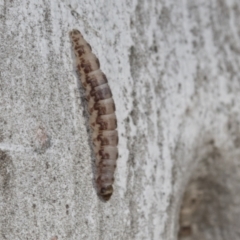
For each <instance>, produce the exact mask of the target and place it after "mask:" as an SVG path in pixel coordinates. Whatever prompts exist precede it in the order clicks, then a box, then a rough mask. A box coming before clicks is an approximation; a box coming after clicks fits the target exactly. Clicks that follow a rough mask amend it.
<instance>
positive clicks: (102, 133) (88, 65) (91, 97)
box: [70, 29, 118, 200]
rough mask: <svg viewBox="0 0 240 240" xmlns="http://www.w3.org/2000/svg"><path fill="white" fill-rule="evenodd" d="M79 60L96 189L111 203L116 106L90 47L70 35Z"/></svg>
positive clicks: (75, 34)
mask: <svg viewBox="0 0 240 240" xmlns="http://www.w3.org/2000/svg"><path fill="white" fill-rule="evenodd" d="M70 37H71V40H72V43H73V49H74V53H75V56H76V65H77V70H78V72H79V74H80V79H81V82H82V85H83V87H84V88H85V90H86V99H87V101H88V111H89V116H90V117H89V124H90V127H91V129H92V141H93V148H94V152H95V155H96V176H95V181H96V187H97V191H98V194H99V196H101V197H102V198H103V199H104V200H109V199H110V197H111V195H112V192H113V187H112V184H113V181H114V171H115V168H116V161H117V158H118V149H117V144H118V132H117V131H116V128H117V120H116V115H115V104H114V101H113V99H112V92H111V90H110V88H109V85H108V80H107V78H106V76H105V74H104V73H103V72H102V71H101V70H100V63H99V60H98V58H97V57H96V56H95V54H93V53H92V48H91V46H90V45H89V44H88V43H87V42H86V40H85V39H84V38H83V36H82V34H81V33H80V32H79V31H78V30H76V29H74V30H72V31H71V32H70Z"/></svg>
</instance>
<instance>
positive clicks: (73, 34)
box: [69, 29, 83, 41]
mask: <svg viewBox="0 0 240 240" xmlns="http://www.w3.org/2000/svg"><path fill="white" fill-rule="evenodd" d="M69 35H70V37H71V39H72V40H73V41H74V40H75V39H76V38H79V37H81V38H82V37H83V36H82V34H81V33H80V31H78V30H77V29H73V30H72V31H71V32H70V33H69Z"/></svg>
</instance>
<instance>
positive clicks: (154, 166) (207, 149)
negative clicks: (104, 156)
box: [0, 0, 240, 240]
mask: <svg viewBox="0 0 240 240" xmlns="http://www.w3.org/2000/svg"><path fill="white" fill-rule="evenodd" d="M0 19H1V21H0V40H1V41H0V42H1V44H0V59H1V64H0V239H3V240H4V239H14V240H15V239H34V240H36V239H39V240H43V239H44V240H45V239H46V240H48V239H49V240H50V239H51V238H52V239H56V238H58V240H62V239H64V240H65V239H68V240H70V239H73V240H75V239H76V240H79V239H104V240H105V239H129V240H131V239H162V240H173V239H177V228H178V218H179V211H180V206H181V202H182V196H183V194H184V192H185V188H186V186H188V180H189V179H190V178H191V177H192V176H193V180H192V185H191V184H190V186H193V189H194V188H195V189H197V190H198V189H199V188H201V189H203V192H204V193H205V195H209V198H203V199H202V200H201V202H200V203H199V206H200V208H199V209H200V210H199V209H197V210H196V211H195V212H194V214H197V216H193V217H194V227H195V229H197V230H199V229H200V230H201V232H202V231H203V235H202V236H201V237H202V238H201V240H203V239H204V240H205V239H206V240H208V239H220V240H221V239H222V240H225V239H231V240H235V239H236V240H237V239H239V232H238V231H239V227H238V224H235V225H234V224H233V223H238V222H239V218H240V213H239V204H240V189H239V187H238V186H239V180H238V179H239V176H240V165H239V161H240V160H239V159H240V151H239V146H240V126H239V121H240V110H239V109H240V80H239V79H240V73H239V69H240V66H239V65H240V24H239V23H240V4H239V2H238V1H237V0H235V1H234V0H225V1H224V0H209V1H206V0H187V1H182V2H179V1H175V0H165V1H158V0H150V1H144V0H138V1H137V0H133V1H101V2H100V1H93V0H91V1H89V0H80V1H77V0H71V1H64V0H63V1H61V0H56V1H43V0H40V1H37V0H31V1H30V0H23V1H20V0H12V1H2V2H1V3H0ZM74 28H77V29H79V30H81V32H82V33H83V34H84V37H85V38H86V40H87V41H88V42H90V43H91V46H92V47H93V51H94V53H96V55H97V56H98V58H99V61H100V63H101V69H102V70H103V72H104V73H106V75H107V76H108V80H109V85H110V87H111V90H112V92H113V99H114V101H115V103H116V115H117V119H118V130H119V159H118V163H117V169H116V174H115V183H114V189H115V190H114V194H113V196H112V198H111V200H110V201H109V202H107V203H104V202H101V201H100V200H99V199H98V197H97V194H96V190H95V189H94V188H93V178H94V176H93V170H92V161H93V159H92V154H91V150H90V146H89V134H88V132H87V119H86V116H85V113H84V108H83V106H84V105H83V98H84V96H83V94H82V91H81V89H80V88H79V84H78V82H77V76H76V74H75V71H74V59H73V53H72V52H71V44H70V39H69V36H68V33H69V31H70V30H72V29H74ZM217 161H218V162H217ZM218 163H219V164H218ZM206 165H207V166H209V167H207V170H205V166H206ZM196 169H200V170H199V171H198V170H196ZM195 171H196V172H195ZM201 173H202V175H201ZM194 176H195V178H194ZM202 178H203V179H206V181H202V180H201V179H202ZM199 179H200V180H199ZM206 182H207V184H206ZM208 183H210V184H208ZM204 184H205V185H204ZM208 186H210V187H208ZM189 189H190V190H191V189H192V187H190V188H189ZM212 189H213V190H212ZM189 195H190V196H191V192H190V193H189ZM206 199H207V200H206ZM208 199H215V200H216V204H215V205H212V206H213V207H212V208H207V207H206V203H207V202H208ZM184 206H188V204H187V203H186V204H185V205H184ZM217 208H219V209H220V215H219V214H218V213H216V212H217V210H216V209H217ZM202 209H203V210H206V209H208V210H209V211H206V212H207V213H208V215H206V216H204V217H202V215H201V214H202V211H201V210H202ZM199 213H201V214H199ZM214 214H215V215H214ZM210 216H215V217H212V218H211V217H210ZM219 216H220V217H219ZM216 218H217V220H216ZM201 219H210V220H211V221H210V223H211V224H206V223H208V222H204V223H203V222H202V220H201ZM224 227H225V228H224ZM204 229H206V233H205V232H204ZM219 229H221V231H219ZM197 230H196V231H197ZM219 232H220V233H219ZM193 234H198V233H197V232H196V233H193ZM204 234H205V235H204ZM207 234H210V235H207ZM56 236H57V237H56ZM192 236H193V235H190V236H188V237H190V239H196V238H191V237H192ZM195 236H196V235H195ZM207 236H208V238H207ZM209 236H210V238H209Z"/></svg>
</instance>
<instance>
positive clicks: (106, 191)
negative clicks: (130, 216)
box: [99, 186, 113, 201]
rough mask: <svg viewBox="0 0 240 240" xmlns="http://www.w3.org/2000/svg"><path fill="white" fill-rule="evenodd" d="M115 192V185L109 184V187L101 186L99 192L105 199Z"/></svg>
mask: <svg viewBox="0 0 240 240" xmlns="http://www.w3.org/2000/svg"><path fill="white" fill-rule="evenodd" d="M112 193H113V187H112V186H107V187H103V188H101V190H100V192H99V196H100V197H101V198H102V199H103V200H104V201H108V200H109V199H110V198H111V196H112Z"/></svg>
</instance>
